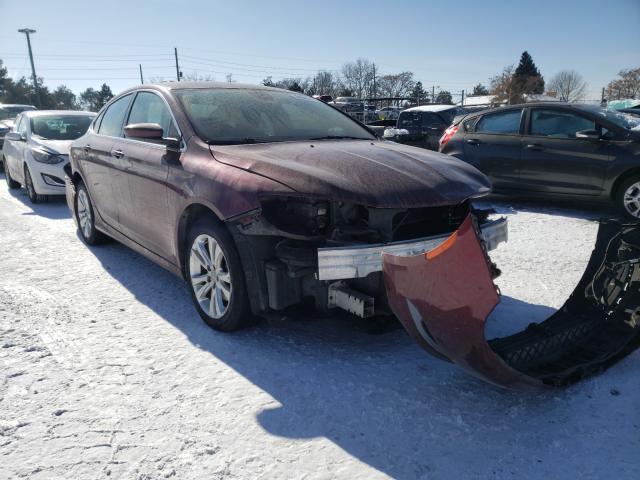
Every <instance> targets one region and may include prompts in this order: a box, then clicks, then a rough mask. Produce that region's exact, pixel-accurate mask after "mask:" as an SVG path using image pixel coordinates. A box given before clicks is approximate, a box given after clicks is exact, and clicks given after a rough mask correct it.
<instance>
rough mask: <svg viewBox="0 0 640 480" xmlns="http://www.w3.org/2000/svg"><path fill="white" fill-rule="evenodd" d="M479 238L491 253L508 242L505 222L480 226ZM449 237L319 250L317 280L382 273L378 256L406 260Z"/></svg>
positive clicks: (437, 236)
mask: <svg viewBox="0 0 640 480" xmlns="http://www.w3.org/2000/svg"><path fill="white" fill-rule="evenodd" d="M480 230H481V238H482V240H483V242H484V244H485V246H486V248H487V250H493V249H495V248H496V247H497V246H498V245H499V244H500V243H502V242H506V241H507V240H508V222H507V219H506V218H504V217H502V218H499V219H497V220H493V221H490V222H487V223H484V224H483V225H482V226H481V227H480ZM449 235H450V234H443V235H436V236H433V237H426V238H420V239H418V240H410V241H406V242H394V243H380V244H377V245H365V246H356V247H338V248H319V249H318V280H346V279H350V278H363V277H366V276H367V275H369V274H371V273H374V272H380V271H382V254H383V252H384V253H386V254H389V255H396V256H401V257H406V256H409V255H418V254H422V253H425V252H427V251H429V250H432V249H434V248H436V247H437V246H438V245H440V244H441V243H442V242H444V241H445V240H446V239H447V238H448V237H449Z"/></svg>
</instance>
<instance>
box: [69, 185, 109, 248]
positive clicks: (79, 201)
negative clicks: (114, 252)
mask: <svg viewBox="0 0 640 480" xmlns="http://www.w3.org/2000/svg"><path fill="white" fill-rule="evenodd" d="M74 214H75V216H76V220H77V222H78V230H79V232H80V236H81V237H82V240H84V242H85V243H86V244H87V245H99V244H101V243H104V242H105V241H107V240H108V237H107V236H106V235H105V234H103V233H102V232H99V231H98V230H96V223H95V218H96V217H95V214H94V210H93V204H92V203H91V197H90V196H89V192H88V191H87V187H86V186H85V185H84V183H82V182H80V183H78V190H77V192H76V198H75V199H74Z"/></svg>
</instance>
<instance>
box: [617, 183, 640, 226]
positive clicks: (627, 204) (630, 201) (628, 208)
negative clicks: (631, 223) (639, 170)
mask: <svg viewBox="0 0 640 480" xmlns="http://www.w3.org/2000/svg"><path fill="white" fill-rule="evenodd" d="M615 204H616V207H617V208H618V210H619V211H620V212H621V213H622V214H623V215H624V216H625V217H626V218H627V219H631V220H636V221H638V220H640V175H634V176H633V177H629V178H628V179H626V180H625V181H623V182H622V183H621V184H620V186H619V187H618V191H617V192H616V196H615Z"/></svg>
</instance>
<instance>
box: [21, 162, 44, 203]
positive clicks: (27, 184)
mask: <svg viewBox="0 0 640 480" xmlns="http://www.w3.org/2000/svg"><path fill="white" fill-rule="evenodd" d="M24 188H26V189H27V195H29V200H30V201H31V203H40V202H44V201H46V200H47V198H48V197H47V196H46V195H38V193H37V192H36V188H35V187H34V186H33V179H32V178H31V172H30V171H29V167H27V166H26V165H25V167H24Z"/></svg>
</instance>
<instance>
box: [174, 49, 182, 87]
mask: <svg viewBox="0 0 640 480" xmlns="http://www.w3.org/2000/svg"><path fill="white" fill-rule="evenodd" d="M173 54H174V55H175V56H176V78H177V79H178V81H180V77H181V76H182V74H181V73H180V67H179V66H178V49H177V48H176V47H174V48H173Z"/></svg>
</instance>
